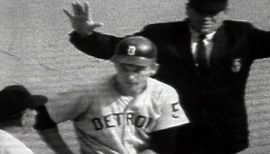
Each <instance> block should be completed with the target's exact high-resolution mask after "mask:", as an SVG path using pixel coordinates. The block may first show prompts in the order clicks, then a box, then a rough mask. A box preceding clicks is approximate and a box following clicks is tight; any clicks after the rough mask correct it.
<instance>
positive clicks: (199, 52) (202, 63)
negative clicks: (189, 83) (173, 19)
mask: <svg viewBox="0 0 270 154" xmlns="http://www.w3.org/2000/svg"><path fill="white" fill-rule="evenodd" d="M204 38H205V35H200V36H199V38H198V44H197V47H196V54H195V61H196V63H197V65H198V67H200V68H202V69H203V68H206V67H207V56H206V47H205V45H204V43H203V40H204Z"/></svg>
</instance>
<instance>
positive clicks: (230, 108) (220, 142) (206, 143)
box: [65, 0, 270, 154]
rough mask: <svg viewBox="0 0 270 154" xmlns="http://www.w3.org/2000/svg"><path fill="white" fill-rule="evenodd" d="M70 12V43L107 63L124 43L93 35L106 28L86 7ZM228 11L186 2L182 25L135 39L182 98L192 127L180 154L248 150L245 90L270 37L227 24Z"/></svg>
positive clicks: (152, 29)
mask: <svg viewBox="0 0 270 154" xmlns="http://www.w3.org/2000/svg"><path fill="white" fill-rule="evenodd" d="M72 6H73V9H74V14H71V13H69V12H68V11H67V10H65V13H66V15H67V16H68V17H69V19H70V21H71V24H72V27H73V29H74V31H73V32H72V33H71V34H70V41H71V43H72V44H73V45H74V46H75V47H76V48H77V49H79V50H81V51H82V52H84V53H86V54H89V55H92V56H94V57H97V58H102V59H109V58H110V57H111V56H112V55H113V51H114V48H115V45H116V44H117V42H119V41H120V40H121V39H123V38H121V37H117V36H113V35H108V34H103V33H100V32H97V31H94V30H95V28H96V27H100V26H102V24H101V23H97V22H94V21H92V19H91V17H89V14H88V5H87V4H85V5H84V6H83V5H81V4H80V3H78V2H77V3H73V5H72ZM227 8H228V0H188V2H187V3H186V14H187V16H188V17H187V18H186V19H184V20H183V21H176V22H170V23H157V24H151V25H147V26H146V27H144V29H143V30H141V31H140V32H137V33H135V34H133V35H142V36H145V37H147V38H149V39H150V40H152V41H153V42H154V43H155V44H156V45H157V46H158V48H159V53H158V63H159V64H160V69H159V72H158V74H157V75H156V78H157V79H159V80H161V81H164V82H165V83H168V84H171V85H172V86H174V87H175V88H176V89H177V90H178V92H179V93H180V95H181V96H182V97H181V99H182V101H181V102H182V106H183V108H184V110H185V111H186V114H187V115H188V117H189V119H190V121H191V124H190V125H189V126H188V127H186V128H181V130H179V132H180V133H181V134H182V135H180V136H179V147H181V149H180V150H179V153H188V154H189V153H195V154H204V153H205V154H206V153H207V154H222V153H224V154H234V153H237V152H239V151H242V150H243V149H245V148H247V147H248V127H247V125H248V124H247V113H246V108H245V103H244V92H245V85H246V81H247V77H248V73H249V70H250V66H251V64H252V63H253V61H254V60H255V59H261V58H266V57H269V56H270V32H269V31H263V30H260V29H258V28H255V27H254V26H253V25H252V24H251V23H249V22H243V21H234V20H228V19H226V18H227ZM167 131H169V130H167ZM166 133H167V132H166ZM160 134H162V132H160ZM181 145H183V146H181Z"/></svg>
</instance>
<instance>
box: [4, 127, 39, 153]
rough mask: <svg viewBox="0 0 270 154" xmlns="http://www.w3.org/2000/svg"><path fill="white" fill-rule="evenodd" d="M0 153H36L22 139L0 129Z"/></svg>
mask: <svg viewBox="0 0 270 154" xmlns="http://www.w3.org/2000/svg"><path fill="white" fill-rule="evenodd" d="M0 154H34V153H33V152H32V151H31V150H30V149H29V148H28V147H26V146H25V145H24V144H23V143H22V142H21V141H19V140H18V139H16V138H15V137H13V136H12V135H10V134H9V133H7V132H5V131H3V130H0Z"/></svg>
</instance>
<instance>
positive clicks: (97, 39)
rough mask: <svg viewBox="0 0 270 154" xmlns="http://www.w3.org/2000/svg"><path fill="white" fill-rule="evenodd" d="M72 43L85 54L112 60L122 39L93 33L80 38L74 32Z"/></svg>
mask: <svg viewBox="0 0 270 154" xmlns="http://www.w3.org/2000/svg"><path fill="white" fill-rule="evenodd" d="M69 35H70V42H71V43H72V44H73V45H74V46H75V47H76V48H77V49H78V50H80V51H82V52H83V53H85V54H87V55H90V56H94V57H96V58H100V59H106V60H107V59H110V58H111V57H112V55H113V53H114V51H115V47H116V45H117V43H118V42H119V41H120V40H121V39H122V38H120V37H116V36H113V35H107V34H102V33H99V32H93V33H92V34H91V35H88V36H84V37H82V36H80V34H78V33H77V32H75V31H73V32H71V33H70V34H69Z"/></svg>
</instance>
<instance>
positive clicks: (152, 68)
mask: <svg viewBox="0 0 270 154" xmlns="http://www.w3.org/2000/svg"><path fill="white" fill-rule="evenodd" d="M158 68H159V64H158V63H154V64H152V65H151V72H150V76H153V75H155V74H156V73H157V71H158Z"/></svg>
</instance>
